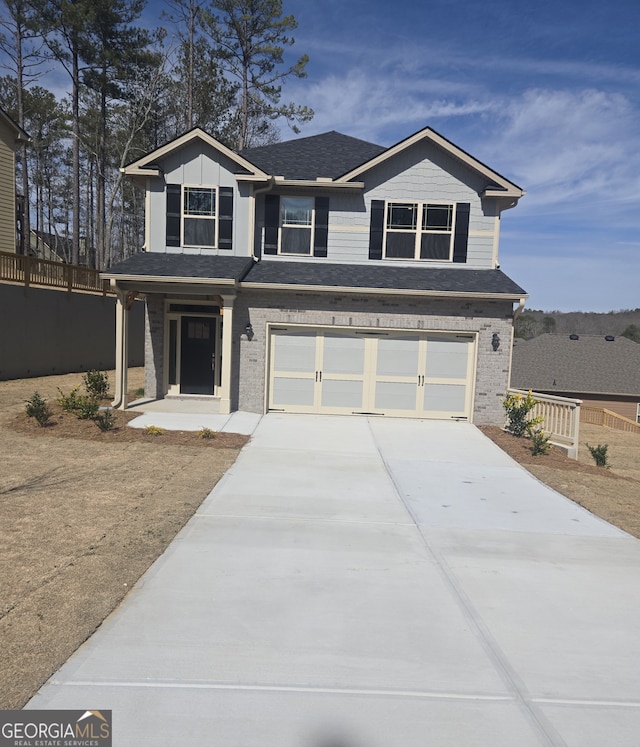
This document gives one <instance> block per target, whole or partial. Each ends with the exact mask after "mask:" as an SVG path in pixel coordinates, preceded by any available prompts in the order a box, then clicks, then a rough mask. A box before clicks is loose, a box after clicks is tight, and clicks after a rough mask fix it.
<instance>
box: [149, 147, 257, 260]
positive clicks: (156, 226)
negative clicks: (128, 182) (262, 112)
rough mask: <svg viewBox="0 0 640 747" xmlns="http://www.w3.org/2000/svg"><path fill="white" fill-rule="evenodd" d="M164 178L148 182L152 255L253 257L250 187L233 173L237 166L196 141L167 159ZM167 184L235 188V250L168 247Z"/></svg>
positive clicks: (164, 162) (150, 248)
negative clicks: (159, 253) (250, 255)
mask: <svg viewBox="0 0 640 747" xmlns="http://www.w3.org/2000/svg"><path fill="white" fill-rule="evenodd" d="M161 166H162V170H163V172H164V178H163V179H162V178H150V179H149V180H148V185H149V186H148V189H149V193H148V194H149V197H148V202H147V210H148V214H147V239H146V243H147V246H146V250H147V251H149V252H169V253H184V254H214V255H215V254H221V255H224V256H242V257H246V256H249V254H250V251H251V249H250V242H249V230H250V227H251V223H252V221H251V209H252V206H253V200H252V199H251V198H250V186H249V185H248V184H245V183H242V182H240V183H238V182H237V180H236V178H235V176H234V174H233V171H234V170H235V169H237V165H235V164H233V163H232V162H231V161H230V160H229V159H227V158H225V157H224V156H223V155H222V154H220V153H218V152H217V151H216V150H214V149H213V148H210V147H209V146H207V145H206V144H205V143H202V142H199V141H198V142H193V143H190V144H189V145H187V146H185V147H184V148H182V149H180V150H179V151H177V152H176V153H171V154H169V155H168V156H167V157H166V158H165V159H163V161H162V163H161ZM167 184H186V185H189V186H192V187H193V186H196V187H197V186H203V187H232V188H233V190H234V200H233V248H232V249H231V250H218V249H200V248H193V247H167V241H166V213H167V196H166V185H167Z"/></svg>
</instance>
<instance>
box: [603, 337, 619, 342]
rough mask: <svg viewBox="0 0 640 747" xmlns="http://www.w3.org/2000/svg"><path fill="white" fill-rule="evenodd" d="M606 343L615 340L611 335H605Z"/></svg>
mask: <svg viewBox="0 0 640 747" xmlns="http://www.w3.org/2000/svg"><path fill="white" fill-rule="evenodd" d="M604 339H605V340H606V341H607V342H613V341H614V340H615V339H616V338H615V337H614V336H613V335H605V338H604Z"/></svg>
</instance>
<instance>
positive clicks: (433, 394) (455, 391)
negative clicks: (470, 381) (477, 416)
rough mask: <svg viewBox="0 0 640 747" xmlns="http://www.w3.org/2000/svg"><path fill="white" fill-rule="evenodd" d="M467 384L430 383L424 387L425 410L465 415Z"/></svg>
mask: <svg viewBox="0 0 640 747" xmlns="http://www.w3.org/2000/svg"><path fill="white" fill-rule="evenodd" d="M466 396H467V387H466V385H465V384H429V385H426V386H425V388H424V403H423V406H424V410H425V412H432V413H442V414H444V413H448V414H450V415H453V416H463V415H464V413H465V409H466Z"/></svg>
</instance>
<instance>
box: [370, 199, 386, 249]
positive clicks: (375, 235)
mask: <svg viewBox="0 0 640 747" xmlns="http://www.w3.org/2000/svg"><path fill="white" fill-rule="evenodd" d="M383 235H384V200H371V226H370V228H369V259H382V237H383Z"/></svg>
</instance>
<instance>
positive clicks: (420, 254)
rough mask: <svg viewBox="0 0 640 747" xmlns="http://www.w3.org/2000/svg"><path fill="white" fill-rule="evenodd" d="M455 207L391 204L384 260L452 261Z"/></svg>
mask: <svg viewBox="0 0 640 747" xmlns="http://www.w3.org/2000/svg"><path fill="white" fill-rule="evenodd" d="M454 213H455V206H454V205H453V204H439V203H426V202H389V203H387V210H386V224H385V239H384V255H383V256H384V258H386V259H427V260H429V259H430V260H436V261H441V262H449V261H451V258H452V254H453V225H454V217H455V216H454Z"/></svg>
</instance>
